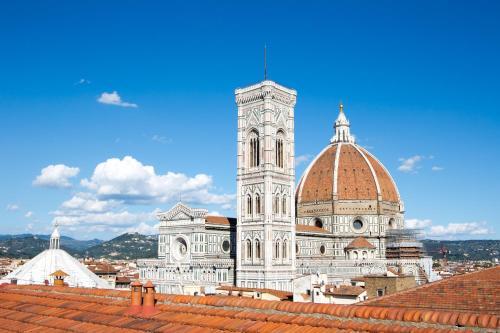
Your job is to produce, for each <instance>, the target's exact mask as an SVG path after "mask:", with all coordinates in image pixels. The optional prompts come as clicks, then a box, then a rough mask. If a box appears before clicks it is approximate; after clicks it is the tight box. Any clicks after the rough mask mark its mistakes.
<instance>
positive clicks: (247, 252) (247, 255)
mask: <svg viewBox="0 0 500 333" xmlns="http://www.w3.org/2000/svg"><path fill="white" fill-rule="evenodd" d="M245 258H246V259H252V241H251V240H250V239H247V240H246V242H245Z"/></svg>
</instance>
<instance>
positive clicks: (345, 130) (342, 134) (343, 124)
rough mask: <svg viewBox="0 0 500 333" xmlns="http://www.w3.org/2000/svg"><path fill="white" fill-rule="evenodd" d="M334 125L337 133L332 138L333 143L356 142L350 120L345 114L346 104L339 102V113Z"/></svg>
mask: <svg viewBox="0 0 500 333" xmlns="http://www.w3.org/2000/svg"><path fill="white" fill-rule="evenodd" d="M333 127H334V129H335V135H334V136H333V137H332V138H331V139H330V142H331V143H337V142H348V143H354V136H352V135H351V132H350V129H349V127H350V124H349V120H347V118H346V116H345V114H344V105H343V104H342V103H340V104H339V115H338V117H337V120H336V121H335V124H334V125H333Z"/></svg>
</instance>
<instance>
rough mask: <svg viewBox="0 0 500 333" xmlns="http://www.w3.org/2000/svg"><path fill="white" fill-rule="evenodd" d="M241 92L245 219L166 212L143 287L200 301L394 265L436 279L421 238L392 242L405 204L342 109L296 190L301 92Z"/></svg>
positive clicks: (344, 281)
mask: <svg viewBox="0 0 500 333" xmlns="http://www.w3.org/2000/svg"><path fill="white" fill-rule="evenodd" d="M235 95H236V104H237V110H238V127H237V133H238V139H237V143H236V144H237V172H236V175H237V176H236V193H237V200H236V201H237V205H236V215H237V218H236V219H234V218H228V217H220V216H210V215H209V214H208V211H207V210H206V209H201V208H191V207H189V206H188V205H186V204H184V203H178V204H176V205H175V206H174V207H173V208H171V209H170V210H168V211H166V212H162V213H160V214H158V218H159V220H160V226H159V235H158V258H157V259H141V260H138V267H139V271H140V278H141V280H146V279H150V280H151V281H152V282H153V283H154V284H155V286H156V287H157V289H158V291H160V292H162V293H182V294H200V293H202V290H205V291H207V290H210V291H211V290H213V288H215V287H217V286H219V285H222V284H224V285H232V286H236V287H238V288H254V289H274V290H281V291H290V292H291V291H293V286H294V279H296V278H299V277H301V276H305V275H311V274H326V276H327V281H326V283H327V284H330V285H335V286H338V285H350V278H353V277H358V276H363V275H369V274H384V273H385V272H386V271H387V269H388V268H390V267H398V269H400V270H401V271H402V273H404V274H407V275H410V276H413V277H414V278H415V279H416V282H417V283H419V284H420V283H425V282H428V281H433V280H435V279H436V276H435V274H434V273H433V271H432V260H431V258H430V257H426V256H424V255H423V254H422V253H421V252H418V251H417V250H418V249H421V244H420V245H418V244H419V243H418V242H417V240H415V239H413V240H409V239H405V242H403V243H401V242H400V243H397V244H396V242H392V243H391V242H389V241H388V235H389V234H390V232H391V231H395V230H403V228H404V204H403V201H402V200H401V198H400V195H399V191H398V189H397V186H396V184H395V182H394V180H393V178H392V177H391V175H390V173H389V172H388V171H387V169H386V168H385V167H384V166H383V165H382V163H381V162H380V161H379V160H377V158H376V157H375V156H373V155H372V154H371V153H369V152H368V151H367V150H366V149H365V148H364V147H362V146H360V145H358V144H357V143H356V140H355V138H354V136H353V135H352V134H351V131H350V123H349V121H348V119H347V117H346V114H345V112H344V107H343V105H340V110H339V114H338V117H337V119H336V121H335V123H334V134H333V137H332V138H331V139H330V141H329V143H328V144H327V145H326V147H325V148H324V149H323V150H322V151H321V152H320V153H319V154H318V155H317V156H316V157H315V158H314V160H313V161H312V162H311V163H310V165H309V166H308V167H307V169H306V170H305V172H304V174H303V175H302V177H301V178H300V181H299V182H298V186H297V187H296V186H295V149H294V145H295V133H294V118H295V103H296V97H297V92H296V91H295V90H293V89H289V88H286V87H284V86H282V85H280V84H278V83H276V82H274V81H269V80H265V81H263V82H260V83H258V84H255V85H251V86H249V87H246V88H242V89H236V91H235ZM317 136H321V133H316V137H317ZM328 136H329V135H328V134H326V133H325V135H324V137H325V139H326V138H327V137H328ZM391 244H392V245H394V246H399V247H398V248H396V249H394V250H393V247H390V246H392V245H391ZM388 246H389V247H388ZM408 246H413V247H411V248H409V247H408ZM415 246H417V250H416V249H415V248H414V247H415ZM419 246H420V247H419ZM407 250H408V251H407ZM398 251H399V252H398ZM405 251H406V252H405ZM416 251H417V252H416ZM398 253H401V255H398Z"/></svg>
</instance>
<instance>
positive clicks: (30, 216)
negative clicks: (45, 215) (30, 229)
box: [24, 210, 34, 219]
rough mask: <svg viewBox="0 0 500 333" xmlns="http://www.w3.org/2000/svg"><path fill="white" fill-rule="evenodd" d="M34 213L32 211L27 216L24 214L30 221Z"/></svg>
mask: <svg viewBox="0 0 500 333" xmlns="http://www.w3.org/2000/svg"><path fill="white" fill-rule="evenodd" d="M33 215H34V214H33V212H32V211H31V210H30V211H29V212H27V213H26V214H24V217H25V218H27V219H30V218H32V217H33Z"/></svg>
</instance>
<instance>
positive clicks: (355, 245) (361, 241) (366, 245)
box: [345, 237, 376, 249]
mask: <svg viewBox="0 0 500 333" xmlns="http://www.w3.org/2000/svg"><path fill="white" fill-rule="evenodd" d="M345 248H346V249H376V247H375V246H374V245H373V244H372V243H370V242H369V241H367V240H366V238H364V237H356V238H354V240H353V241H352V242H350V243H349V244H348V245H347V246H346V247H345Z"/></svg>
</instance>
